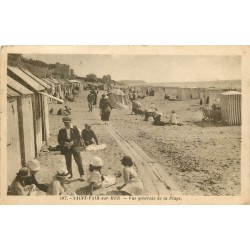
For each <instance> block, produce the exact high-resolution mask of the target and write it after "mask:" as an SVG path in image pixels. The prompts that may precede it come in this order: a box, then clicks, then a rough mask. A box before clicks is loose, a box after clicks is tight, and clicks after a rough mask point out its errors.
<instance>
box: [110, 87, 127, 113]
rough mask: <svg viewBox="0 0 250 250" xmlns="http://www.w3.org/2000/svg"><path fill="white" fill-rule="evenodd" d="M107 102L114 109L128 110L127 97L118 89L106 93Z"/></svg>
mask: <svg viewBox="0 0 250 250" xmlns="http://www.w3.org/2000/svg"><path fill="white" fill-rule="evenodd" d="M108 97H109V101H110V103H111V106H112V108H114V109H129V107H128V105H129V103H130V101H129V99H128V97H127V96H126V95H125V94H124V93H123V91H121V90H119V89H113V90H112V91H111V92H109V93H108Z"/></svg>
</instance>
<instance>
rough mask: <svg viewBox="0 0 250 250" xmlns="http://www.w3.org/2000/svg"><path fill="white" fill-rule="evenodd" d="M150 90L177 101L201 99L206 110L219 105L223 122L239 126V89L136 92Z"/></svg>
mask: <svg viewBox="0 0 250 250" xmlns="http://www.w3.org/2000/svg"><path fill="white" fill-rule="evenodd" d="M239 83H240V82H239ZM151 88H152V89H153V90H154V91H155V92H162V93H165V94H167V95H169V96H170V97H172V98H173V99H176V100H178V101H183V100H191V99H203V102H204V103H205V104H206V105H207V107H208V109H211V108H212V106H213V104H218V103H219V106H220V109H221V116H222V120H223V121H225V122H226V123H227V124H228V125H240V124H241V92H240V90H239V89H238V91H236V90H230V89H229V90H225V89H219V88H186V87H164V88H163V87H150V88H149V87H140V88H139V89H138V90H139V91H141V92H142V93H143V94H145V93H146V91H147V90H148V91H149V90H150V89H151Z"/></svg>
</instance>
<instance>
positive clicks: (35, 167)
mask: <svg viewBox="0 0 250 250" xmlns="http://www.w3.org/2000/svg"><path fill="white" fill-rule="evenodd" d="M26 166H27V168H28V169H29V170H31V171H34V172H38V171H39V170H40V169H41V167H40V162H39V161H38V160H36V159H33V160H31V161H28V162H27V163H26Z"/></svg>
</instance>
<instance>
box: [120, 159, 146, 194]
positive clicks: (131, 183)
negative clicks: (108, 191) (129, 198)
mask: <svg viewBox="0 0 250 250" xmlns="http://www.w3.org/2000/svg"><path fill="white" fill-rule="evenodd" d="M121 163H122V165H123V166H124V168H123V177H124V184H123V185H122V186H121V187H117V189H118V190H120V192H121V194H122V195H141V194H142V191H143V184H142V182H141V180H140V178H139V177H138V175H137V173H136V172H135V170H134V168H133V167H132V166H133V162H132V159H131V157H130V156H124V157H123V158H122V160H121Z"/></svg>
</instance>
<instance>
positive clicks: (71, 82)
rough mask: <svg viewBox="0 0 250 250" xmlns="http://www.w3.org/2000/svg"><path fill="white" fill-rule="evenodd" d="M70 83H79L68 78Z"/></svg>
mask: <svg viewBox="0 0 250 250" xmlns="http://www.w3.org/2000/svg"><path fill="white" fill-rule="evenodd" d="M68 81H69V82H71V83H80V82H79V81H78V80H68Z"/></svg>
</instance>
